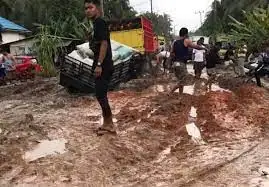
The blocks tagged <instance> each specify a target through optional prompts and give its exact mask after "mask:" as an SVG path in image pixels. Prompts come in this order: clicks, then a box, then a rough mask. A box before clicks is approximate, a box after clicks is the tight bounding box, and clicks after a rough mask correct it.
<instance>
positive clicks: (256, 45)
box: [230, 7, 269, 51]
mask: <svg viewBox="0 0 269 187" xmlns="http://www.w3.org/2000/svg"><path fill="white" fill-rule="evenodd" d="M243 14H244V18H245V21H244V22H240V21H238V20H236V19H235V18H233V17H231V16H230V19H231V20H232V22H231V23H230V25H231V26H232V31H231V35H230V38H231V39H232V40H235V41H237V42H238V43H239V44H240V43H247V46H248V49H249V51H252V50H253V49H258V50H261V49H263V48H264V47H266V46H269V38H268V36H269V7H268V8H267V9H261V8H259V9H255V10H253V11H251V12H244V13H243Z"/></svg>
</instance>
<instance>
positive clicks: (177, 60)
mask: <svg viewBox="0 0 269 187" xmlns="http://www.w3.org/2000/svg"><path fill="white" fill-rule="evenodd" d="M188 32H189V31H188V29H187V28H181V29H180V32H179V38H178V39H177V40H176V41H175V42H174V43H173V46H172V50H171V56H172V58H173V60H174V67H175V75H176V77H177V78H178V80H179V82H178V85H177V86H175V87H174V88H173V89H172V91H171V93H173V92H174V91H176V90H177V89H179V93H183V88H184V84H186V78H187V75H188V71H187V61H188V55H189V48H193V49H197V50H205V49H206V48H205V47H204V46H199V45H196V44H194V43H192V41H191V40H190V39H189V36H188Z"/></svg>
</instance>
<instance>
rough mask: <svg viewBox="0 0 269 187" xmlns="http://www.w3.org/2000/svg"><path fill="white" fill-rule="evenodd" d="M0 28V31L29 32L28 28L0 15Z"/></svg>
mask: <svg viewBox="0 0 269 187" xmlns="http://www.w3.org/2000/svg"><path fill="white" fill-rule="evenodd" d="M0 29H1V30H2V31H14V32H23V33H26V32H31V31H29V30H28V29H26V28H24V27H22V26H20V25H17V24H16V23H13V22H11V21H9V20H7V19H5V18H3V17H1V16H0Z"/></svg>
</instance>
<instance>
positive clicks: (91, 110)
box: [0, 76, 269, 187]
mask: <svg viewBox="0 0 269 187" xmlns="http://www.w3.org/2000/svg"><path fill="white" fill-rule="evenodd" d="M205 81H206V80H200V81H195V80H194V79H193V78H192V77H190V84H189V85H186V86H185V87H184V93H183V94H182V95H180V94H179V93H177V92H175V93H173V94H172V95H170V96H168V95H167V93H168V91H169V90H170V89H171V87H172V86H173V83H172V82H171V81H170V79H169V78H167V77H160V78H157V79H151V78H145V79H139V80H134V81H131V82H130V83H128V85H124V86H123V87H125V88H126V89H122V90H118V91H113V92H110V94H109V99H110V101H111V105H112V109H113V114H114V119H113V120H114V122H115V125H116V126H117V133H118V135H117V136H111V135H105V136H102V137H98V136H96V134H95V130H96V128H97V127H98V126H99V125H100V124H101V120H100V117H101V114H100V110H99V106H98V104H97V102H96V100H95V99H94V97H92V96H90V95H88V96H77V95H70V94H68V93H67V92H66V91H65V90H64V89H63V88H62V87H61V86H59V85H58V81H57V79H46V80H36V81H34V82H26V83H22V84H20V85H9V86H6V87H1V89H0V106H1V107H0V114H1V117H0V119H1V120H0V150H1V152H0V186H93V187H96V186H98V187H99V186H101V187H102V186H117V187H121V186H122V187H128V186H175V187H178V186H197V187H200V186H201V187H203V186H204V187H211V186H212V187H215V186H216V187H217V186H218V187H219V186H269V185H268V182H269V179H268V178H267V175H268V174H269V171H268V168H269V149H268V143H269V139H268V137H267V134H268V123H269V107H268V104H269V95H268V92H267V91H266V90H265V89H262V88H257V87H255V86H253V85H245V84H242V82H240V81H238V80H236V79H234V78H231V77H227V76H226V77H224V78H219V82H218V84H215V85H213V86H212V90H208V89H207V88H206V86H205ZM267 172H268V173H267Z"/></svg>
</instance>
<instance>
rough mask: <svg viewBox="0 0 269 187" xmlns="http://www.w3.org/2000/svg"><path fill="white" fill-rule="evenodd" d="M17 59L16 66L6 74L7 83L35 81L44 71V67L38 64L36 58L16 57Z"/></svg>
mask: <svg viewBox="0 0 269 187" xmlns="http://www.w3.org/2000/svg"><path fill="white" fill-rule="evenodd" d="M15 59H16V62H17V64H14V68H13V69H12V70H10V71H7V72H6V73H7V74H6V78H5V81H7V82H12V81H14V80H18V81H23V80H27V79H33V78H34V77H35V75H36V74H37V73H40V72H41V71H42V67H41V66H40V65H39V64H37V60H36V57H34V56H15Z"/></svg>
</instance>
